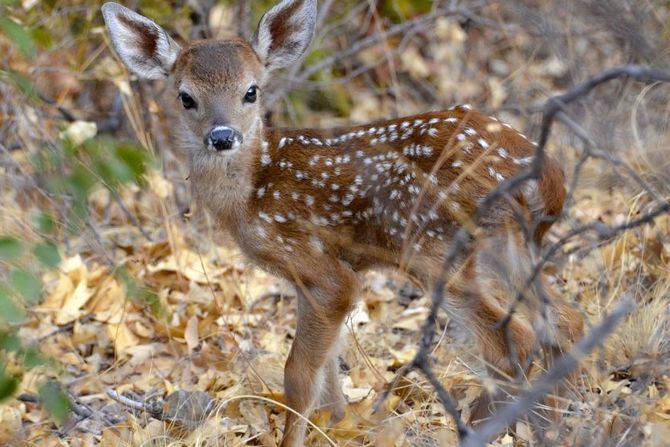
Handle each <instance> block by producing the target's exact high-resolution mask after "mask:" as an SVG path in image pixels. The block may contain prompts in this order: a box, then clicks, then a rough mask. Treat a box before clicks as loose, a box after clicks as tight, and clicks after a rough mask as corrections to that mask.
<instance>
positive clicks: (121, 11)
mask: <svg viewBox="0 0 670 447" xmlns="http://www.w3.org/2000/svg"><path fill="white" fill-rule="evenodd" d="M102 13H103V16H104V19H105V22H106V24H107V27H108V28H109V33H110V35H111V40H112V44H113V46H114V48H115V50H116V52H117V53H118V55H119V56H120V58H121V60H122V61H123V62H124V64H125V65H126V66H127V67H128V69H129V70H130V71H132V72H133V73H135V74H136V75H137V76H139V77H140V78H144V79H168V80H169V81H170V88H171V89H173V90H174V97H175V100H176V101H177V105H176V106H177V107H179V108H181V109H182V110H181V118H182V122H183V135H182V136H181V137H182V139H183V140H184V141H183V143H184V146H185V147H186V149H187V150H189V151H190V152H192V153H191V155H192V156H193V155H194V154H193V152H195V153H196V154H197V153H202V152H207V153H210V154H217V155H218V156H221V157H231V156H233V155H234V154H235V153H236V152H238V151H243V150H245V148H249V147H250V144H253V143H252V142H256V144H257V142H258V137H259V135H260V133H261V131H262V120H261V117H262V111H261V106H260V103H261V99H262V95H263V93H262V92H263V89H264V87H265V85H266V81H267V79H268V75H269V74H270V73H271V72H272V71H274V70H276V69H278V68H282V67H286V66H287V65H290V64H292V63H293V62H295V61H296V60H297V59H298V58H299V57H300V56H301V55H302V54H303V53H304V52H305V50H306V48H307V46H308V44H309V42H310V40H311V38H312V35H313V34H314V27H315V23H316V0H283V1H282V2H281V3H279V4H277V5H276V6H275V7H273V8H272V9H270V10H269V11H268V12H267V13H266V14H265V15H264V16H263V18H262V19H261V21H260V23H259V24H258V29H257V30H256V33H255V35H254V37H253V39H252V42H251V43H250V42H247V41H246V40H243V39H232V40H205V41H197V42H193V43H191V44H190V45H187V46H185V47H183V48H182V47H180V46H179V45H178V44H177V43H176V42H175V41H174V40H172V39H171V38H170V36H169V35H168V34H167V33H166V32H165V31H164V30H163V29H162V28H161V27H160V26H158V25H157V24H156V23H155V22H153V21H151V20H149V19H147V18H146V17H143V16H141V15H139V14H137V13H135V12H133V11H131V10H129V9H128V8H125V7H123V6H121V5H119V4H116V3H106V4H105V5H104V6H103V7H102Z"/></svg>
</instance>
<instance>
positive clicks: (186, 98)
mask: <svg viewBox="0 0 670 447" xmlns="http://www.w3.org/2000/svg"><path fill="white" fill-rule="evenodd" d="M179 99H180V100H181V104H182V105H183V106H184V108H185V109H186V110H189V109H195V108H196V107H197V104H196V103H195V100H194V99H193V98H192V97H191V95H189V94H188V93H185V92H180V93H179Z"/></svg>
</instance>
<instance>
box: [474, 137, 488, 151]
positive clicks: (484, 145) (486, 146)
mask: <svg viewBox="0 0 670 447" xmlns="http://www.w3.org/2000/svg"><path fill="white" fill-rule="evenodd" d="M477 142H478V143H479V145H480V146H481V147H483V148H484V149H486V148H488V147H489V144H488V143H487V142H486V140H484V139H483V138H480V139H479V140H477Z"/></svg>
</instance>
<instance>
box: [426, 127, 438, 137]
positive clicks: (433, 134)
mask: <svg viewBox="0 0 670 447" xmlns="http://www.w3.org/2000/svg"><path fill="white" fill-rule="evenodd" d="M437 134H438V131H437V129H436V128H434V127H431V128H430V129H428V135H430V136H431V137H436V136H437Z"/></svg>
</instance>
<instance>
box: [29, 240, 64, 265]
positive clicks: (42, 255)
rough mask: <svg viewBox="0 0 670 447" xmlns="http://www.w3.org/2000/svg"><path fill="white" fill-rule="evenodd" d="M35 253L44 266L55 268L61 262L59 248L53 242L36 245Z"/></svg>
mask: <svg viewBox="0 0 670 447" xmlns="http://www.w3.org/2000/svg"><path fill="white" fill-rule="evenodd" d="M33 254H34V255H35V257H36V258H37V259H38V260H39V261H40V262H41V263H42V264H43V265H44V266H46V267H49V268H54V267H56V266H57V265H58V264H59V263H60V254H58V248H57V247H56V246H55V245H54V244H52V243H51V242H44V243H42V244H39V245H36V246H35V248H34V249H33Z"/></svg>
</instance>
